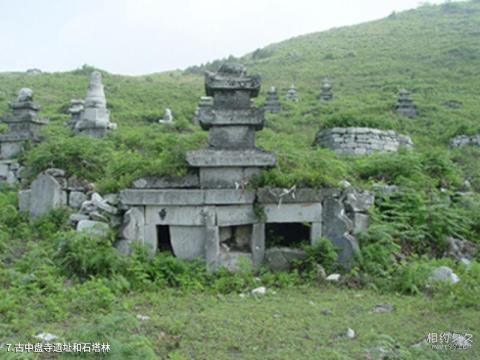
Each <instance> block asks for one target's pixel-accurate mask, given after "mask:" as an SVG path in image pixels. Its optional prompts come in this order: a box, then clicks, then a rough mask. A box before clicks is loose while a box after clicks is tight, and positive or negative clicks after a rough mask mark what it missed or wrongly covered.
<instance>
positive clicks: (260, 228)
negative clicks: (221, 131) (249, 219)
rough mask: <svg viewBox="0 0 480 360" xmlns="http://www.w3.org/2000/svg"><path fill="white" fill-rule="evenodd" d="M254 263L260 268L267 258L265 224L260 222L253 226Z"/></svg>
mask: <svg viewBox="0 0 480 360" xmlns="http://www.w3.org/2000/svg"><path fill="white" fill-rule="evenodd" d="M251 247H252V264H253V267H254V268H256V269H258V268H260V266H261V265H262V263H263V260H264V258H265V224H263V223H258V224H253V226H252V242H251Z"/></svg>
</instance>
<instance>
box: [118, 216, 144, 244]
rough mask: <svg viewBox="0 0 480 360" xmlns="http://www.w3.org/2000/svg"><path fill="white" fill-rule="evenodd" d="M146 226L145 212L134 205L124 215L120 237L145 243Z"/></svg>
mask: <svg viewBox="0 0 480 360" xmlns="http://www.w3.org/2000/svg"><path fill="white" fill-rule="evenodd" d="M144 228H145V215H144V212H143V211H142V210H141V209H139V208H136V207H133V208H131V209H130V210H128V211H127V212H126V213H125V214H124V215H123V225H122V228H121V229H120V238H121V239H125V240H128V241H132V242H133V241H136V242H138V243H140V244H143V241H144V239H145V234H144Z"/></svg>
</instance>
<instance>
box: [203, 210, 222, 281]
mask: <svg viewBox="0 0 480 360" xmlns="http://www.w3.org/2000/svg"><path fill="white" fill-rule="evenodd" d="M215 223H216V220H215V214H212V213H210V212H206V213H205V260H206V262H207V271H208V272H213V271H215V270H217V268H218V266H219V265H220V231H219V227H218V226H216V225H215Z"/></svg>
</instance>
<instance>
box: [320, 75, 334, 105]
mask: <svg viewBox="0 0 480 360" xmlns="http://www.w3.org/2000/svg"><path fill="white" fill-rule="evenodd" d="M332 99H333V93H332V85H331V84H330V81H329V80H328V79H327V78H325V79H323V82H322V88H321V90H320V100H323V101H330V100H332Z"/></svg>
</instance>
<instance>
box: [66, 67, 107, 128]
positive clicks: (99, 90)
mask: <svg viewBox="0 0 480 360" xmlns="http://www.w3.org/2000/svg"><path fill="white" fill-rule="evenodd" d="M83 106H84V108H83V110H81V112H80V114H77V115H76V116H78V120H77V121H76V122H75V125H74V128H73V131H74V133H75V134H76V135H79V134H85V135H90V136H93V137H103V136H105V135H106V134H107V132H108V131H109V130H112V129H115V128H116V124H115V123H111V122H110V112H109V111H108V109H107V100H106V98H105V92H104V91H103V84H102V75H101V74H100V73H99V72H98V71H94V72H93V73H92V75H91V77H90V84H89V85H88V91H87V97H86V98H85V102H84V104H83ZM72 115H73V114H72Z"/></svg>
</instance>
